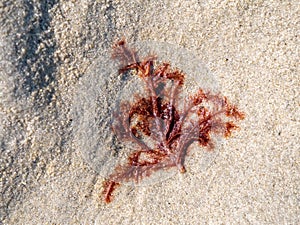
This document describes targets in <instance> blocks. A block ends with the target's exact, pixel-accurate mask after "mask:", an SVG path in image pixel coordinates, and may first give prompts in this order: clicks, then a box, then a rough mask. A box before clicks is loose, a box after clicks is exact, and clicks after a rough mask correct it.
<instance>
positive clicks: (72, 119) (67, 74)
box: [0, 0, 300, 225]
mask: <svg viewBox="0 0 300 225" xmlns="http://www.w3.org/2000/svg"><path fill="white" fill-rule="evenodd" d="M299 33H300V4H299V1H297V0H291V1H288V0H284V1H280V0H274V1H263V0H257V1H254V0H239V1H224V0H217V1H199V0H198V1H197V0H192V1H182V0H179V1H177V0H175V1H171V0H159V1H142V0H138V1H134V0H131V1H118V0H115V1H114V0H112V1H104V0H97V1H94V0H67V1H55V0H48V1H39V0H31V1H29V0H28V1H19V0H15V1H12V0H7V1H1V3H0V224H295V225H296V224H300V140H299V137H300V120H299V115H300V110H299V109H300V107H299V105H300V96H299V91H300V90H299V85H300V66H299V62H300V38H299ZM120 37H126V38H127V40H128V41H129V42H132V43H135V42H137V43H141V42H142V41H146V42H151V43H152V44H153V43H164V45H163V46H164V47H165V46H171V47H167V48H166V49H167V50H170V51H169V52H170V53H171V54H170V56H169V57H170V58H168V59H169V60H170V61H174V60H175V61H176V59H178V58H179V59H181V62H182V63H183V64H182V66H183V67H185V69H187V70H190V72H189V73H195V74H196V75H193V76H194V77H195V79H198V78H199V79H200V83H201V84H203V85H205V84H204V83H205V81H201V76H202V75H201V74H203V71H204V70H202V69H203V68H202V65H203V66H205V68H206V69H207V70H208V71H209V74H210V76H208V77H209V79H211V80H209V81H208V83H209V84H208V85H205V87H206V88H208V89H209V88H212V89H214V88H216V89H215V90H217V91H220V92H221V93H222V94H223V95H225V96H227V97H228V99H230V101H231V102H233V103H234V104H236V105H238V107H239V109H241V110H242V111H243V112H245V114H246V118H245V119H244V120H243V121H242V122H241V123H240V130H239V131H236V132H234V133H233V135H232V137H231V138H229V139H226V140H222V141H221V142H219V145H218V147H217V149H216V151H215V154H214V155H212V157H207V158H203V157H204V156H203V154H202V153H201V152H202V151H201V149H200V151H193V152H192V154H191V155H190V156H189V157H188V158H187V159H186V169H187V172H186V173H184V174H180V173H178V172H175V173H172V174H169V176H168V175H164V177H162V178H155V179H154V180H153V179H152V180H151V182H150V183H148V184H147V185H142V186H138V185H122V186H120V188H119V189H117V190H116V192H115V197H114V200H113V202H111V203H110V204H108V205H107V204H105V203H104V202H102V201H100V200H99V193H100V192H101V191H102V182H103V180H104V176H105V174H108V173H110V172H112V171H113V167H114V162H110V161H109V159H107V160H104V161H103V163H102V161H99V160H98V158H97V157H98V156H99V155H98V153H99V150H101V149H104V150H107V148H108V147H107V146H110V143H111V142H109V141H111V139H110V138H111V130H110V127H109V123H108V121H109V119H107V118H110V117H111V116H112V114H111V112H112V110H113V104H114V103H115V101H117V100H118V98H120V96H122V95H120V93H122V91H121V90H122V87H123V86H122V85H125V83H124V82H126V81H123V80H121V79H120V78H118V77H117V76H116V74H115V75H113V76H104V75H102V74H109V75H111V74H114V72H113V73H108V72H107V71H111V70H114V69H116V67H115V66H114V64H113V63H111V60H110V58H109V57H105V56H107V54H109V52H110V48H111V46H112V44H113V42H114V41H115V40H117V39H118V38H120ZM164 47H162V48H158V50H157V51H160V50H162V49H164ZM179 49H184V50H182V51H181V50H179ZM185 50H186V51H189V52H190V53H185ZM179 51H180V52H179ZM180 57H181V58H180ZM194 59H195V60H194ZM200 62H201V63H202V64H200ZM171 63H172V62H171ZM198 63H199V64H198ZM200 65H201V66H200ZM199 68H200V69H199ZM103 71H104V72H103ZM197 73H198V76H199V77H198V78H197ZM192 84H193V82H191V85H192ZM189 88H190V87H189V86H188V87H187V89H189ZM125 90H127V89H125ZM129 95H130V93H129ZM100 153H101V152H100ZM102 165H105V166H103V167H102ZM167 178H168V179H167Z"/></svg>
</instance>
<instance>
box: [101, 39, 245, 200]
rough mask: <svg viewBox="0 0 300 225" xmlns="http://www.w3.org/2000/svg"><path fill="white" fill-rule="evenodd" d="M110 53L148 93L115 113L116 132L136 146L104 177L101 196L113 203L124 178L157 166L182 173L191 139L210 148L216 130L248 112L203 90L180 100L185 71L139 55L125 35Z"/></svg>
mask: <svg viewBox="0 0 300 225" xmlns="http://www.w3.org/2000/svg"><path fill="white" fill-rule="evenodd" d="M112 57H113V58H114V59H117V60H119V61H120V63H121V68H120V69H119V73H120V74H127V73H130V74H136V75H137V76H139V78H140V79H142V81H143V82H144V84H145V87H144V88H145V93H147V94H146V96H143V97H141V96H139V97H136V100H135V101H134V102H132V103H131V102H129V101H123V102H121V104H120V109H118V113H115V114H114V119H115V120H114V123H113V132H114V133H115V135H116V136H117V137H118V139H119V140H120V141H122V142H125V143H127V142H131V143H134V144H135V145H136V146H138V147H137V149H136V150H135V151H134V152H132V153H131V154H130V155H129V157H128V160H127V163H126V164H124V165H119V166H117V168H116V169H115V171H114V172H113V173H112V174H111V175H110V176H109V177H108V178H107V179H106V181H105V182H104V185H103V186H104V190H103V193H102V196H103V197H104V200H105V202H106V203H109V202H111V200H112V192H113V191H114V190H115V188H116V187H117V186H118V185H120V184H121V183H123V182H127V181H132V180H133V181H135V182H139V181H140V180H141V179H142V178H144V177H147V176H150V175H151V174H152V173H154V172H156V171H158V170H166V169H169V168H173V167H177V168H178V170H179V171H180V172H181V173H184V172H185V171H186V169H185V167H184V161H185V157H186V155H188V153H189V146H190V145H191V144H192V143H194V142H197V143H198V144H199V146H200V147H205V148H206V150H207V151H212V150H213V141H212V135H219V136H224V137H229V136H230V135H231V132H232V130H234V129H236V128H238V126H237V125H236V124H235V123H234V121H238V120H241V119H244V114H243V113H242V112H240V111H239V110H238V109H237V107H236V106H234V105H232V104H230V103H229V101H228V100H227V98H226V97H223V96H221V95H220V94H211V93H210V92H204V91H203V90H202V89H199V90H198V92H197V93H196V94H194V95H192V96H189V97H187V98H186V99H184V100H182V98H180V97H179V96H180V93H181V92H182V87H183V84H184V81H185V74H184V73H183V72H181V71H179V70H178V69H172V68H171V66H170V64H169V63H162V64H160V65H156V64H157V58H156V57H155V56H149V57H147V58H146V59H143V60H139V56H138V54H137V52H136V51H135V50H133V49H130V48H128V47H127V45H126V42H125V40H124V39H123V40H121V41H119V42H117V43H116V44H115V45H114V46H113V54H112ZM199 76H201V75H199ZM146 140H147V141H146ZM149 140H151V143H152V144H151V145H150V144H149Z"/></svg>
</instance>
